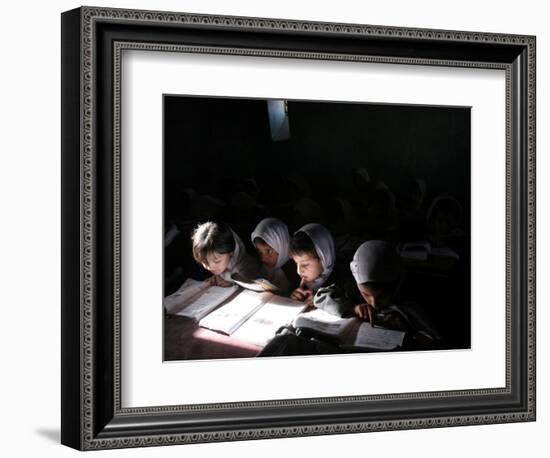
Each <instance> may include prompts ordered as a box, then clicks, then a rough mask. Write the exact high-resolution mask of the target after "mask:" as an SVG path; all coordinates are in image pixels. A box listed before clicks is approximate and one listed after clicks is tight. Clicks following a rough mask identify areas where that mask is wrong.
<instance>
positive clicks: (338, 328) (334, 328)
mask: <svg viewBox="0 0 550 458" xmlns="http://www.w3.org/2000/svg"><path fill="white" fill-rule="evenodd" d="M354 321H356V319H355V318H340V317H339V316H336V315H332V314H330V313H328V312H325V311H324V310H321V309H315V310H312V311H311V312H307V313H302V314H301V315H298V317H297V318H296V319H295V320H294V322H293V325H294V327H295V328H307V329H311V330H313V331H316V332H319V333H321V334H326V335H328V336H333V337H342V336H343V335H344V334H345V332H346V331H347V330H348V329H349V327H350V326H351V325H352V323H353V322H354Z"/></svg>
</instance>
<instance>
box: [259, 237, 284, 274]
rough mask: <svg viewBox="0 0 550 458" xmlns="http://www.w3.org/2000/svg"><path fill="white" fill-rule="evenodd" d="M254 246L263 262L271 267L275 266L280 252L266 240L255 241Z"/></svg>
mask: <svg viewBox="0 0 550 458" xmlns="http://www.w3.org/2000/svg"><path fill="white" fill-rule="evenodd" d="M254 246H255V247H256V251H257V252H258V255H259V256H260V259H261V261H262V264H265V265H266V266H267V267H271V268H273V267H275V265H276V264H277V260H278V259H279V253H277V252H276V251H275V250H274V249H273V248H271V247H270V246H269V245H268V244H267V243H264V242H260V241H256V242H254Z"/></svg>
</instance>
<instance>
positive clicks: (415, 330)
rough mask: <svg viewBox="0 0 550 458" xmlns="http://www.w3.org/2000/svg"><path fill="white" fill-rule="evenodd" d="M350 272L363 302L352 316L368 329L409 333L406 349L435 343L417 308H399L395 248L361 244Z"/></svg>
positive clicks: (398, 268)
mask: <svg viewBox="0 0 550 458" xmlns="http://www.w3.org/2000/svg"><path fill="white" fill-rule="evenodd" d="M350 270H351V273H352V275H353V277H354V279H355V282H356V283H357V288H358V289H359V293H360V294H361V297H362V299H363V301H364V302H361V303H359V304H357V305H355V306H354V307H353V314H354V315H356V316H357V317H359V318H360V319H364V320H368V321H369V322H370V323H371V325H373V326H374V325H375V324H380V325H382V326H383V327H386V328H391V329H398V330H401V331H406V332H408V334H409V336H410V339H412V340H411V341H410V342H411V343H410V344H409V345H411V346H414V347H421V346H427V345H430V344H431V343H432V342H433V341H434V340H436V339H438V333H437V331H436V330H435V329H434V328H433V327H432V326H431V325H430V324H429V323H428V321H427V320H426V319H425V318H424V317H422V316H421V314H420V313H419V312H418V310H417V308H416V307H414V306H411V305H409V306H407V305H403V304H399V303H398V302H399V301H398V298H397V291H398V285H399V281H400V277H401V266H400V259H399V256H398V254H397V252H396V250H395V248H394V247H393V246H392V245H391V244H389V243H387V242H383V241H381V240H370V241H368V242H365V243H363V244H362V245H361V246H359V248H358V249H357V251H356V252H355V255H354V256H353V260H352V261H351V263H350Z"/></svg>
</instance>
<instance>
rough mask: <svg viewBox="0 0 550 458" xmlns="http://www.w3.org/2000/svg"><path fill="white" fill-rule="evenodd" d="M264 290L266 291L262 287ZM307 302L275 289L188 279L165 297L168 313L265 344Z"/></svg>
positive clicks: (247, 340)
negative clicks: (282, 294)
mask: <svg viewBox="0 0 550 458" xmlns="http://www.w3.org/2000/svg"><path fill="white" fill-rule="evenodd" d="M262 291H263V290H262ZM305 307H306V305H305V304H304V303H303V302H298V301H294V300H292V299H289V298H286V297H282V296H277V295H275V294H273V293H271V292H261V293H258V292H255V291H251V290H248V289H242V288H240V287H239V286H238V285H233V286H231V287H228V288H223V287H220V286H210V285H209V283H208V282H202V281H197V280H193V279H187V280H186V281H185V283H184V284H183V285H182V286H181V287H180V288H179V289H178V290H177V291H176V292H175V293H173V294H171V295H170V296H167V297H166V298H164V308H165V309H166V311H167V313H169V314H172V315H179V316H184V317H187V318H190V319H192V320H194V321H196V322H197V323H198V324H199V325H200V326H201V327H204V328H208V329H211V330H213V331H218V332H222V333H224V334H227V335H233V336H235V337H236V338H238V339H241V340H243V341H246V342H249V343H253V344H256V345H260V346H263V345H265V344H266V343H267V342H268V341H269V340H271V339H272V338H273V337H274V336H275V333H276V332H277V330H278V329H279V328H280V327H281V326H285V325H287V324H290V323H291V322H292V320H293V319H294V318H295V317H296V315H298V314H299V313H300V312H301V311H302V310H303V309H304V308H305Z"/></svg>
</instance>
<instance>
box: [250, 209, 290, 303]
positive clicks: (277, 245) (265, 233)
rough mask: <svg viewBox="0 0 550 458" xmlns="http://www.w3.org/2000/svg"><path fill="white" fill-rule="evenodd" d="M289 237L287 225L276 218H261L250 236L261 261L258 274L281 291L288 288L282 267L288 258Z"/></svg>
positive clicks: (286, 290)
mask: <svg viewBox="0 0 550 458" xmlns="http://www.w3.org/2000/svg"><path fill="white" fill-rule="evenodd" d="M289 238H290V237H289V235H288V227H287V225H286V224H285V223H283V222H282V221H281V220H280V219H277V218H265V219H263V220H262V221H260V222H259V223H258V225H257V226H256V228H255V229H254V231H253V232H252V234H251V236H250V239H251V240H252V243H253V244H254V246H255V248H256V251H257V252H258V255H259V256H260V260H261V262H262V269H261V271H260V276H265V278H266V279H267V280H269V281H270V282H271V283H273V284H274V285H275V286H277V287H278V288H279V290H280V291H281V292H282V293H286V292H288V290H289V282H288V278H287V276H286V274H285V273H284V271H283V269H282V267H283V266H284V265H285V264H286V263H287V262H288V260H289V256H288V243H289Z"/></svg>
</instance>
